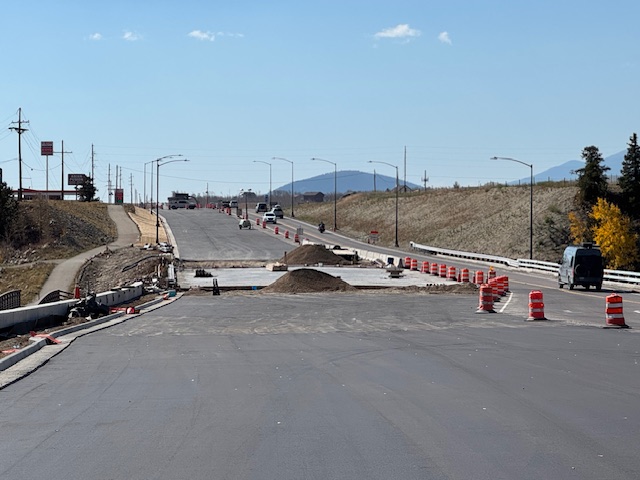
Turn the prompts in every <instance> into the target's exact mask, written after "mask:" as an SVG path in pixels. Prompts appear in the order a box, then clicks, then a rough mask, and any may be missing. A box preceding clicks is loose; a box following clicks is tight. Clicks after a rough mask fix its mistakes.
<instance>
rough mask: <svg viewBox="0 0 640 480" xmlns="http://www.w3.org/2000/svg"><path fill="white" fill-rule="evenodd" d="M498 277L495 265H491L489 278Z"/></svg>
mask: <svg viewBox="0 0 640 480" xmlns="http://www.w3.org/2000/svg"><path fill="white" fill-rule="evenodd" d="M490 278H496V271H495V269H494V268H493V267H489V273H488V274H487V279H490Z"/></svg>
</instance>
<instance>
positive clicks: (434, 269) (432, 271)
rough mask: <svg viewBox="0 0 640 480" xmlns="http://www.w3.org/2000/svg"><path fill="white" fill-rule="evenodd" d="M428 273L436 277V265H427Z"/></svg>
mask: <svg viewBox="0 0 640 480" xmlns="http://www.w3.org/2000/svg"><path fill="white" fill-rule="evenodd" d="M429 272H430V273H431V275H438V264H437V263H432V264H431V265H429Z"/></svg>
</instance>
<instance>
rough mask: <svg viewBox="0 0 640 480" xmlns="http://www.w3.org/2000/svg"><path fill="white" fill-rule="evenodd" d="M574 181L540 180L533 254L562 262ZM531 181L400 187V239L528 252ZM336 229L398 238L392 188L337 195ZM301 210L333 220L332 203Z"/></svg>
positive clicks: (508, 253)
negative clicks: (507, 184) (542, 182)
mask: <svg viewBox="0 0 640 480" xmlns="http://www.w3.org/2000/svg"><path fill="white" fill-rule="evenodd" d="M575 194H576V189H575V187H567V186H535V187H534V193H533V196H534V206H533V211H534V217H533V232H534V241H533V257H534V258H535V259H537V260H546V261H557V260H558V259H559V258H560V256H561V253H562V250H563V249H564V247H565V246H566V244H567V242H568V241H569V238H568V226H569V222H568V219H567V213H568V212H569V211H570V209H571V207H572V205H573V198H574V196H575ZM529 198H530V197H529V187H528V186H514V187H504V186H498V187H473V188H457V189H453V188H452V189H430V190H427V191H426V192H424V191H421V192H413V193H408V194H400V198H399V202H398V204H399V208H398V210H399V215H398V217H399V221H398V224H399V228H398V232H399V233H398V240H399V244H400V246H401V247H402V248H407V247H408V246H409V242H411V241H413V242H416V243H421V244H425V245H430V246H434V247H440V248H449V249H453V250H462V251H468V252H477V253H485V254H490V255H499V256H504V257H509V258H528V256H529V205H530V202H529ZM337 211H338V222H337V223H338V228H339V230H340V232H341V233H342V234H344V235H347V236H350V237H353V238H358V239H361V240H366V238H367V235H368V233H369V232H370V231H371V230H377V231H378V232H380V242H379V243H380V244H382V245H385V246H393V244H394V240H395V238H394V237H395V233H394V232H395V193H393V192H378V193H361V194H353V195H349V196H347V197H345V198H343V199H340V200H338V208H337ZM296 217H299V218H301V219H302V220H306V221H309V222H310V223H314V224H316V223H318V222H319V221H320V220H323V221H324V222H325V223H326V225H327V228H331V227H332V226H333V202H332V201H329V202H325V203H322V204H311V203H308V204H303V205H299V206H296Z"/></svg>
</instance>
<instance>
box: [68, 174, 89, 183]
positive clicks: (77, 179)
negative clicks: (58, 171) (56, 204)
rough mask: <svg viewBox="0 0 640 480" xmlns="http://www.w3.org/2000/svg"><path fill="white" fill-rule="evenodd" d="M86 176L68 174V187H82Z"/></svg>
mask: <svg viewBox="0 0 640 480" xmlns="http://www.w3.org/2000/svg"><path fill="white" fill-rule="evenodd" d="M85 178H87V176H86V175H85V174H84V173H70V174H69V176H68V177H67V183H68V184H69V185H82V184H83V183H84V180H85Z"/></svg>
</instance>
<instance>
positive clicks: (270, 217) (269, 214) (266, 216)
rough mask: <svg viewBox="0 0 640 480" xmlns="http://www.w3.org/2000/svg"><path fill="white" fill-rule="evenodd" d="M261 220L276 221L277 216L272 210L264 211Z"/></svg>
mask: <svg viewBox="0 0 640 480" xmlns="http://www.w3.org/2000/svg"><path fill="white" fill-rule="evenodd" d="M262 220H263V221H265V222H267V223H278V218H277V217H276V214H275V213H273V212H266V213H265V214H264V215H262Z"/></svg>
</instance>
